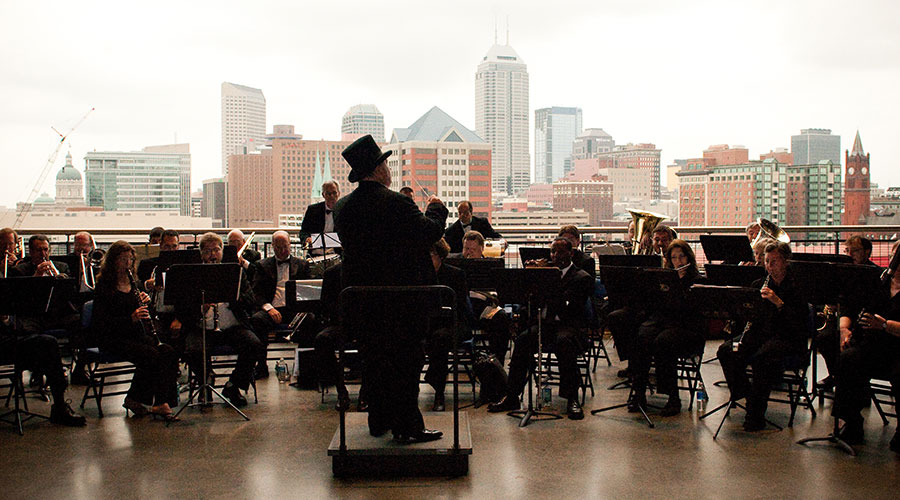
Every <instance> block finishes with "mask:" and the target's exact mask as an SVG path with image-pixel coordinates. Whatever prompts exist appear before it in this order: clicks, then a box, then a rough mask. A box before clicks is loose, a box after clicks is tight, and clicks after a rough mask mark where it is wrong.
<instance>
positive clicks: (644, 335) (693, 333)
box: [628, 240, 706, 417]
mask: <svg viewBox="0 0 900 500" xmlns="http://www.w3.org/2000/svg"><path fill="white" fill-rule="evenodd" d="M666 262H667V265H666V267H667V268H669V269H673V268H674V269H677V270H678V282H679V285H680V286H681V290H680V292H681V294H682V296H683V297H684V298H685V299H686V294H687V292H688V289H690V287H691V286H692V285H694V284H696V283H697V282H698V281H700V271H698V270H697V259H696V258H695V257H694V251H693V250H691V247H690V245H688V244H687V242H685V241H684V240H674V241H673V242H672V243H671V244H670V245H669V248H667V249H666ZM702 327H703V321H702V318H701V317H700V315H699V314H698V313H697V311H694V310H693V309H692V308H691V307H690V306H689V305H688V304H687V302H686V301H683V303H682V305H680V306H679V307H677V308H676V309H673V310H658V311H654V312H653V314H651V315H650V317H649V318H648V319H647V320H646V321H644V322H643V323H642V324H641V326H640V328H638V332H637V338H636V339H635V342H634V346H633V347H634V355H633V356H632V358H631V361H630V362H629V364H628V366H629V368H630V370H631V374H632V388H633V392H634V396H633V398H632V400H631V401H630V402H629V405H628V410H629V411H633V412H636V411H639V407H640V408H645V407H646V404H647V399H646V395H645V392H646V390H647V379H648V376H649V373H650V363H651V360H653V359H655V360H656V385H657V392H659V393H660V394H666V395H668V396H669V400H668V401H667V402H666V405H665V406H664V407H663V409H662V410H661V411H660V412H659V414H660V415H662V416H664V417H669V416H672V415H677V414H678V413H679V412H680V411H681V399H680V398H679V397H678V380H677V377H676V371H675V370H676V363H677V361H678V358H679V357H682V356H690V355H692V354H697V353H701V352H703V345H704V342H705V341H706V339H705V337H704V336H703V328H702Z"/></svg>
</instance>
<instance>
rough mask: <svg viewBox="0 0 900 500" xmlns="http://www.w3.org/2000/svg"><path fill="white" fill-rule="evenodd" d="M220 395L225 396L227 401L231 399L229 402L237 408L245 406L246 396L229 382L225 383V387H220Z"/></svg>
mask: <svg viewBox="0 0 900 500" xmlns="http://www.w3.org/2000/svg"><path fill="white" fill-rule="evenodd" d="M222 395H223V396H225V397H226V398H227V399H228V401H231V404H233V405H234V406H237V407H238V408H240V407H242V406H247V398H245V397H244V395H243V394H241V390H240V389H238V388H237V386H236V385H233V384H232V383H231V382H228V383H227V384H225V388H224V389H222Z"/></svg>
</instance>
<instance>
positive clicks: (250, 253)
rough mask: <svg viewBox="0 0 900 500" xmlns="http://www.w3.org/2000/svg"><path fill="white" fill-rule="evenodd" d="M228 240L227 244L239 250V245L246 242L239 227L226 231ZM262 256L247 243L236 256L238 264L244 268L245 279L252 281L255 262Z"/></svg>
mask: <svg viewBox="0 0 900 500" xmlns="http://www.w3.org/2000/svg"><path fill="white" fill-rule="evenodd" d="M226 240H227V241H228V246H231V247H234V249H235V251H238V252H240V250H241V247H242V246H244V243H246V242H247V239H246V238H244V233H243V231H241V230H240V229H232V230H231V231H229V232H228V237H227V238H226ZM261 258H262V256H261V255H260V254H259V252H257V251H256V250H254V249H253V248H251V247H250V246H249V245H248V246H247V248H246V249H245V250H244V251H243V252H242V253H241V255H238V256H237V259H238V264H240V265H241V267H242V268H244V273H245V274H246V275H247V279H249V280H250V282H251V283H253V273H254V272H255V271H256V263H257V262H259V259H261Z"/></svg>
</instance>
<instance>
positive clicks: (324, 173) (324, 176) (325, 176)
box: [322, 149, 334, 184]
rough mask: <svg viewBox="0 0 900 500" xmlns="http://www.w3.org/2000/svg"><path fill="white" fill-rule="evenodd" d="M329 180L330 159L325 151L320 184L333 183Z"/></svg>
mask: <svg viewBox="0 0 900 500" xmlns="http://www.w3.org/2000/svg"><path fill="white" fill-rule="evenodd" d="M333 180H334V179H332V178H331V159H330V158H329V157H328V150H327V149H326V150H325V168H324V169H322V183H323V184H324V183H326V182H328V181H333Z"/></svg>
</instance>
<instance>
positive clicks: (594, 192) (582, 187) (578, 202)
mask: <svg viewBox="0 0 900 500" xmlns="http://www.w3.org/2000/svg"><path fill="white" fill-rule="evenodd" d="M553 209H554V210H556V211H561V212H568V211H570V210H574V209H581V210H584V211H585V212H587V213H588V216H589V222H590V225H592V226H599V225H600V221H602V220H606V219H612V215H613V184H612V183H611V182H608V181H570V180H560V181H557V182H554V183H553Z"/></svg>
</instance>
